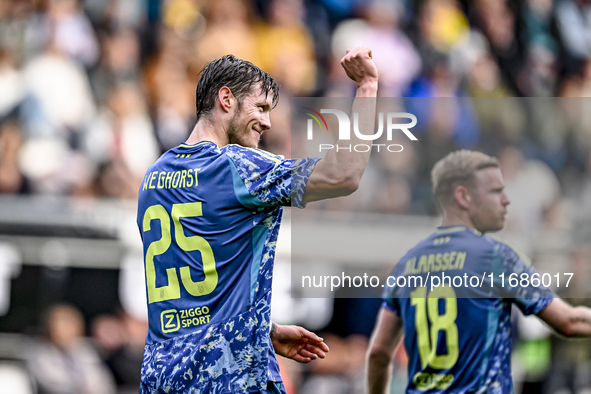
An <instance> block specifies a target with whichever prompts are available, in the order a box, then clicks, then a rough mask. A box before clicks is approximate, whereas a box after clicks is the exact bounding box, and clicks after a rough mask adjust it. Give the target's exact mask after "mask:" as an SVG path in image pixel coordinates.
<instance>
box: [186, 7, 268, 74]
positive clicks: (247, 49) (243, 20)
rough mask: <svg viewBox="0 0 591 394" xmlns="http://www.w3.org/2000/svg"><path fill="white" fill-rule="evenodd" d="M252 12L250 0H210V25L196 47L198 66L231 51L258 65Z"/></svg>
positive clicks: (208, 23) (195, 60)
mask: <svg viewBox="0 0 591 394" xmlns="http://www.w3.org/2000/svg"><path fill="white" fill-rule="evenodd" d="M252 13H253V9H252V5H251V4H250V2H249V1H248V0H208V1H207V2H206V13H205V16H206V19H207V27H206V29H205V33H203V36H202V37H201V38H200V39H199V41H198V42H197V47H196V48H195V50H196V52H195V53H196V55H195V59H194V67H195V69H196V70H201V68H203V66H204V65H205V64H207V63H208V62H210V61H211V60H213V59H216V58H219V57H222V56H223V55H226V54H229V53H230V54H232V55H234V56H236V57H239V58H241V59H244V60H248V61H250V62H253V63H254V64H259V63H260V59H259V58H258V53H257V37H256V34H255V32H254V29H253V22H254V19H255V17H254V16H253V15H252Z"/></svg>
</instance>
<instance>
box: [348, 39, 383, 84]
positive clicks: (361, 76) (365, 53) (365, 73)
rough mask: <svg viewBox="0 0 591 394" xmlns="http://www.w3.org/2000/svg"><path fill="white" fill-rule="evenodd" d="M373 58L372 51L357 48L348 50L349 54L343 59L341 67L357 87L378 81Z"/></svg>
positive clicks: (365, 48) (366, 48)
mask: <svg viewBox="0 0 591 394" xmlns="http://www.w3.org/2000/svg"><path fill="white" fill-rule="evenodd" d="M371 58H372V56H371V49H369V48H368V47H357V48H354V49H347V54H346V55H345V56H344V57H343V58H342V59H341V66H343V68H344V69H345V72H346V73H347V75H348V76H349V78H351V79H352V80H353V81H355V82H356V83H357V86H361V85H364V84H366V83H376V82H377V81H378V69H377V68H376V65H375V64H374V63H373V60H371Z"/></svg>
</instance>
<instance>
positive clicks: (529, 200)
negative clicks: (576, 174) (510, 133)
mask: <svg viewBox="0 0 591 394" xmlns="http://www.w3.org/2000/svg"><path fill="white" fill-rule="evenodd" d="M498 158H499V161H500V163H501V168H502V170H503V176H504V179H505V191H506V193H507V196H508V197H509V200H510V201H511V205H510V206H509V208H508V209H509V212H510V213H511V214H510V215H508V216H507V225H506V228H507V229H508V230H513V231H516V232H518V233H520V234H524V235H527V236H528V237H530V238H531V237H533V236H534V234H536V232H537V231H539V230H540V229H542V228H545V227H546V228H548V227H555V228H556V227H557V226H559V225H560V224H561V223H560V220H562V219H563V216H562V215H561V214H560V209H561V207H560V203H561V200H560V195H561V189H560V183H558V179H557V178H556V175H555V174H554V173H553V172H552V170H551V169H550V168H549V167H548V166H547V165H545V164H544V163H542V162H541V161H538V160H529V159H526V158H525V157H524V155H523V153H522V152H521V150H519V149H518V148H516V147H514V146H507V147H506V148H505V149H503V150H502V151H501V152H500V153H499V155H498Z"/></svg>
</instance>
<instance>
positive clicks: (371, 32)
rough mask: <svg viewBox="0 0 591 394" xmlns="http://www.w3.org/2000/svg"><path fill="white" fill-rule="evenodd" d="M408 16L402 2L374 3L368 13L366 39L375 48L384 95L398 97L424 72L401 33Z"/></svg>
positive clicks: (382, 1)
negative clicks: (405, 14) (404, 15)
mask: <svg viewBox="0 0 591 394" xmlns="http://www.w3.org/2000/svg"><path fill="white" fill-rule="evenodd" d="M403 12H404V8H403V5H402V3H401V2H400V1H398V0H396V1H388V0H372V1H370V2H368V3H367V4H366V6H365V9H364V15H365V18H366V21H367V28H366V29H364V31H363V32H362V39H363V40H364V41H365V42H366V43H367V45H370V46H371V49H372V51H373V54H374V57H373V59H374V62H375V64H376V66H377V67H378V70H380V95H381V96H384V97H398V96H401V95H402V93H403V92H404V91H405V90H406V89H407V87H408V85H409V84H410V82H411V81H412V80H413V79H414V78H415V77H416V76H417V74H418V73H419V72H420V70H421V59H420V57H419V54H418V52H417V50H416V49H415V47H414V45H413V44H412V42H411V41H410V40H409V39H408V37H407V36H406V34H404V32H403V31H402V30H401V29H400V25H399V23H400V20H401V19H402V16H403V15H402V14H403Z"/></svg>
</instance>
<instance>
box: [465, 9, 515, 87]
mask: <svg viewBox="0 0 591 394" xmlns="http://www.w3.org/2000/svg"><path fill="white" fill-rule="evenodd" d="M472 11H473V12H472V19H473V22H474V24H475V26H476V27H477V28H479V29H480V30H481V31H482V32H483V33H484V35H485V36H486V38H487V39H488V41H489V43H490V46H491V52H492V54H493V55H494V56H495V59H496V60H497V62H498V64H499V68H500V70H501V73H502V75H503V78H504V79H505V80H506V81H507V83H508V84H509V86H510V87H511V89H512V90H513V91H514V92H516V93H517V94H518V95H520V96H522V95H524V92H523V87H522V84H523V82H522V81H521V78H522V75H523V74H522V72H525V71H524V70H523V62H524V60H523V59H524V52H523V50H522V48H521V46H520V44H519V41H518V40H517V37H518V34H516V33H517V32H516V24H517V22H516V20H515V13H514V11H513V10H512V9H511V8H510V6H509V4H508V1H507V0H475V1H474V2H473V5H472Z"/></svg>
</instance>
